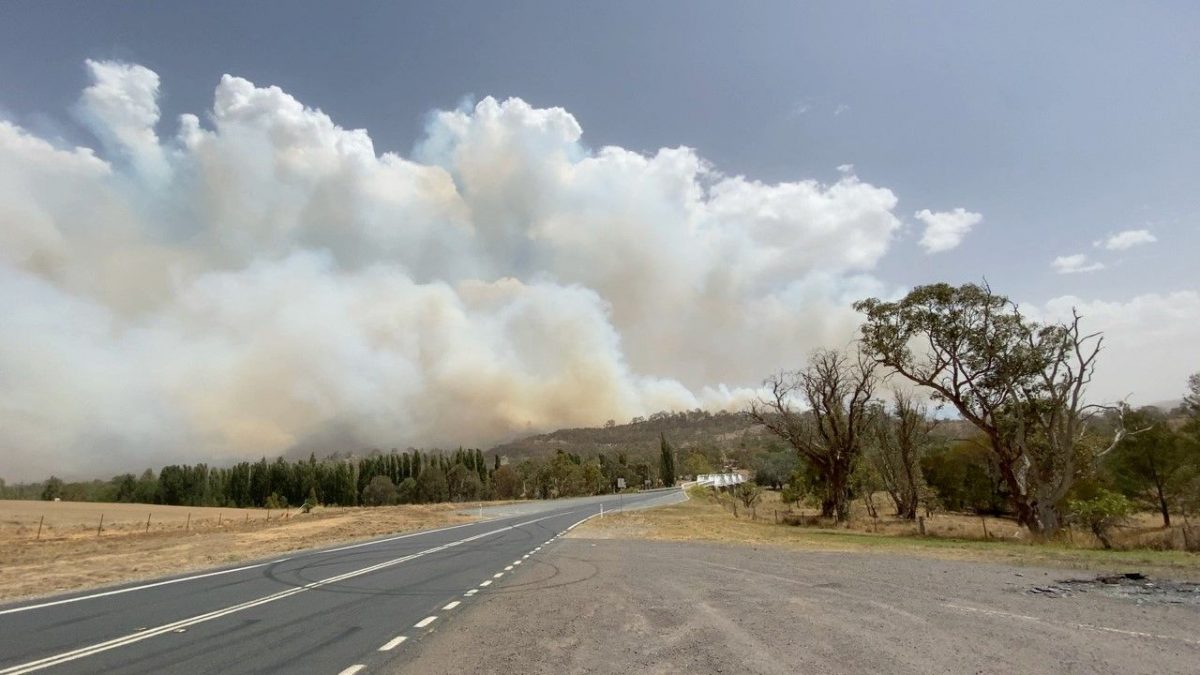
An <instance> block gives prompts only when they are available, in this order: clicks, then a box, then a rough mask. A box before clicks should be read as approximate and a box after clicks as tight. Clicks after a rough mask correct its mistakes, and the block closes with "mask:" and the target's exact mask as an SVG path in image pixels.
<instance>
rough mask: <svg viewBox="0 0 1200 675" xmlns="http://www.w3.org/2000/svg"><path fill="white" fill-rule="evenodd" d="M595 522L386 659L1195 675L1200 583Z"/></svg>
mask: <svg viewBox="0 0 1200 675" xmlns="http://www.w3.org/2000/svg"><path fill="white" fill-rule="evenodd" d="M588 535H589V533H588V530H587V528H584V529H582V530H577V531H575V532H572V533H571V535H570V536H569V537H567V538H564V539H562V540H561V541H560V542H558V543H556V544H555V545H554V546H553V548H552V549H550V550H549V551H548V552H547V555H544V556H539V557H538V558H537V559H536V560H532V561H531V564H528V565H525V566H523V567H522V568H521V571H520V574H518V575H516V576H513V577H505V578H504V579H503V580H502V581H501V583H499V584H497V585H498V586H499V588H497V589H496V590H495V591H493V592H492V593H491V594H489V595H488V597H486V598H481V599H480V600H479V601H478V602H477V603H476V604H475V605H474V606H473V607H472V609H471V611H470V612H468V613H463V614H462V615H460V616H456V617H453V618H452V619H451V620H450V621H448V622H447V623H446V624H444V625H442V626H441V627H440V628H439V630H437V631H436V632H434V633H433V634H431V635H428V636H425V637H423V638H422V639H420V640H417V641H415V642H413V643H411V644H409V645H406V648H407V649H408V652H409V654H408V657H407V658H405V659H404V660H398V661H395V662H393V663H389V664H387V666H385V668H386V669H387V670H388V671H389V672H392V673H397V674H399V675H441V674H445V675H458V674H460V673H496V672H501V673H533V674H545V675H561V674H564V673H611V674H613V675H619V674H620V675H623V674H624V673H737V674H738V675H744V674H748V673H763V674H771V675H791V674H792V673H911V674H914V675H917V674H920V675H924V674H926V673H955V674H958V673H996V674H998V675H999V674H1003V675H1011V674H1012V673H1080V674H1083V673H1088V674H1092V673H1112V674H1113V675H1118V674H1120V675H1129V674H1138V673H1146V674H1147V675H1164V674H1167V673H1188V674H1194V673H1200V594H1198V593H1200V592H1197V591H1195V590H1187V591H1186V592H1185V593H1174V594H1170V593H1165V592H1158V589H1159V588H1160V587H1161V586H1163V584H1161V583H1157V584H1155V585H1154V586H1153V587H1146V586H1145V585H1144V583H1145V582H1139V583H1138V584H1135V583H1131V584H1130V585H1127V586H1115V585H1107V584H1100V585H1091V586H1079V585H1074V584H1064V583H1062V580H1063V579H1066V578H1069V577H1085V576H1086V577H1090V575H1088V574H1087V573H1084V572H1080V571H1076V570H1061V569H1058V570H1054V569H1039V568H1030V567H1012V566H1007V565H996V564H986V563H979V562H965V561H963V562H958V561H947V560H928V559H921V558H916V557H912V556H903V555H891V554H884V553H867V554H864V553H834V552H817V551H795V550H785V549H779V548H764V547H757V548H756V547H752V546H744V545H724V544H713V543H691V542H663V541H637V540H621V539H587V538H586V537H587V536H588ZM1189 586H1190V585H1189ZM1037 589H1042V590H1041V591H1039V590H1037ZM1046 589H1059V591H1057V592H1053V593H1052V594H1048V593H1047V592H1045V591H1046Z"/></svg>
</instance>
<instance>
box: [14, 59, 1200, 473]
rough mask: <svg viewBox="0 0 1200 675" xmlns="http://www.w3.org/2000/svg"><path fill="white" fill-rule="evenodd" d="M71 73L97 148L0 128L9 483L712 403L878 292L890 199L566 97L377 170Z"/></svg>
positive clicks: (142, 72)
mask: <svg viewBox="0 0 1200 675" xmlns="http://www.w3.org/2000/svg"><path fill="white" fill-rule="evenodd" d="M87 68H88V71H89V73H90V77H91V81H92V83H91V85H89V86H88V87H87V88H86V89H85V90H84V91H83V93H82V95H81V96H80V98H79V101H78V103H77V105H76V107H75V109H74V111H73V112H74V115H75V117H76V119H77V120H78V121H79V122H80V123H81V124H83V125H84V126H86V127H87V129H88V130H90V132H91V133H92V134H93V135H94V136H95V138H96V140H97V144H98V146H97V148H96V149H91V148H86V147H74V148H68V147H61V146H60V145H57V144H55V143H54V142H52V141H50V140H46V139H44V138H42V137H39V136H38V135H35V134H34V133H32V132H30V131H28V130H26V129H24V128H22V127H20V126H17V125H16V124H14V123H11V122H8V121H4V120H0V315H2V316H3V317H4V318H3V321H2V322H0V382H2V385H3V392H2V393H0V397H2V400H0V448H2V451H3V463H2V465H0V475H3V476H4V477H6V478H15V479H29V478H37V477H44V476H45V475H48V474H50V473H56V474H58V475H65V476H68V477H71V476H104V475H110V474H111V473H115V472H118V471H126V470H133V469H136V468H141V467H145V466H155V467H157V466H161V465H163V464H166V463H171V462H173V461H178V462H197V461H210V462H228V461H235V460H239V459H242V458H249V457H258V456H262V455H267V456H271V455H276V454H283V453H286V452H288V451H289V450H292V449H295V448H300V447H316V446H317V445H319V444H322V443H330V442H335V441H334V440H331V439H351V438H352V439H356V440H357V441H358V442H361V443H362V444H363V445H378V446H381V447H393V446H400V447H403V446H408V445H415V446H425V447H429V446H442V447H452V446H458V445H460V444H461V445H468V446H480V445H483V446H486V445H489V444H490V443H492V442H495V441H498V440H502V439H505V438H511V437H512V436H513V435H515V434H517V433H523V432H525V431H530V432H534V431H544V430H548V429H552V428H555V427H560V426H583V425H595V424H600V423H603V422H604V421H605V420H606V419H610V418H612V419H617V420H628V419H629V418H631V417H633V416H636V415H644V414H648V413H651V412H655V411H658V410H682V409H694V408H697V407H701V408H707V409H714V410H715V409H719V408H729V409H733V408H737V407H739V406H740V405H741V404H742V403H743V402H744V401H745V400H746V398H747V397H748V396H750V395H752V394H753V391H754V387H756V386H757V384H758V383H759V382H760V381H761V379H762V377H763V376H764V375H766V374H768V373H770V372H772V371H775V370H777V369H779V368H780V367H783V366H790V367H794V366H795V365H798V364H799V363H800V362H801V361H802V360H803V357H804V355H805V354H806V353H807V352H809V351H810V350H811V349H813V348H815V347H817V346H822V345H826V346H828V345H840V344H845V343H846V342H848V341H849V340H851V339H852V338H853V336H854V330H855V327H856V325H857V317H856V315H855V314H854V312H853V311H852V310H851V309H850V303H851V302H852V301H853V300H856V299H859V298H862V297H865V296H868V295H880V294H884V295H888V294H894V293H895V292H896V289H895V288H892V287H888V286H887V285H885V284H884V283H882V282H881V281H879V280H878V279H876V278H875V277H874V276H872V274H871V272H872V270H874V268H875V267H876V266H877V264H878V262H879V261H880V260H881V259H882V258H883V256H884V255H885V254H886V253H887V252H888V250H889V248H890V247H891V245H892V242H893V241H894V240H895V238H896V237H898V236H899V235H900V233H901V230H902V222H901V220H900V218H899V217H898V216H897V215H896V213H895V209H896V205H897V201H898V200H897V197H896V195H895V194H893V192H892V191H891V190H889V189H887V188H884V187H878V186H875V185H872V184H870V183H867V182H864V181H862V180H860V179H859V178H858V177H856V176H855V175H854V173H853V172H852V171H851V170H849V169H846V170H844V171H843V173H842V175H841V177H840V178H839V179H838V180H836V181H835V182H832V183H821V182H818V181H813V180H797V181H794V182H783V183H774V184H766V183H762V182H758V181H755V180H752V179H748V178H745V177H743V176H730V175H725V174H723V173H721V172H720V170H719V168H718V167H714V166H711V165H710V164H708V163H707V162H705V161H704V160H703V159H702V158H701V157H700V156H699V155H698V154H697V152H696V151H695V150H693V149H690V148H686V147H678V148H663V149H660V150H658V151H657V152H655V153H653V154H642V153H639V152H634V151H630V150H626V149H623V148H620V147H614V146H609V147H603V148H600V149H591V148H588V147H587V146H586V145H584V144H583V143H582V133H583V132H582V129H581V127H580V125H579V124H578V122H577V121H576V119H575V118H574V117H573V116H572V115H571V114H570V113H568V112H567V111H565V110H562V109H561V108H545V109H539V108H534V107H532V106H530V105H529V104H527V103H526V102H524V101H522V100H520V99H517V98H510V99H507V100H504V101H498V100H495V99H493V98H490V97H488V98H484V99H482V100H481V101H479V102H478V103H477V104H475V105H473V106H464V107H461V108H459V109H456V110H447V111H437V112H435V113H433V114H432V115H430V117H429V119H428V122H427V125H426V128H425V130H424V134H423V136H422V139H421V140H420V142H419V143H418V144H417V146H416V147H415V148H414V150H413V152H412V153H411V157H404V156H401V155H399V154H395V153H383V154H377V153H376V151H375V149H374V147H373V144H372V141H371V138H370V136H369V135H368V133H367V132H366V131H365V130H348V129H343V128H341V127H339V126H337V125H336V124H335V122H334V121H333V120H331V119H330V118H329V117H328V116H326V115H325V114H323V113H321V112H320V111H319V110H315V109H312V108H307V107H305V106H304V105H303V104H302V103H301V102H299V101H297V100H296V99H294V98H292V97H291V96H289V95H288V94H286V93H285V92H283V91H282V90H280V89H279V88H277V87H260V86H256V85H255V84H253V83H251V82H249V81H247V80H245V79H241V78H238V77H233V76H229V75H226V76H224V77H223V78H222V79H221V81H220V82H219V83H218V85H217V87H216V90H215V92H214V98H213V105H212V109H211V110H210V111H208V112H207V113H206V115H205V116H204V117H203V118H201V117H199V116H197V115H192V114H186V115H182V116H180V118H179V119H178V122H177V124H176V125H174V126H175V128H174V129H173V131H172V133H171V135H169V136H164V137H161V138H160V136H159V131H158V129H159V126H160V119H159V117H160V113H159V107H158V96H159V86H160V85H159V79H158V76H157V74H155V73H154V72H152V71H150V70H148V69H146V68H143V67H141V66H137V65H132V64H125V63H118V62H107V61H104V62H97V61H89V62H87ZM163 126H167V125H163ZM930 215H931V216H933V215H937V214H930ZM959 238H960V239H961V235H959ZM954 245H957V241H956V242H954ZM1183 295H1184V296H1186V297H1184V298H1183V300H1184V302H1185V304H1186V303H1188V302H1190V303H1191V306H1190V307H1189V308H1187V309H1186V310H1185V311H1187V312H1191V314H1189V316H1190V315H1194V314H1200V310H1197V309H1196V307H1197V306H1198V305H1200V301H1197V299H1196V294H1195V293H1185V294H1183ZM1156 297H1157V296H1156ZM1080 302H1082V301H1080ZM1150 305H1153V302H1149V301H1148V303H1147V306H1150ZM1110 309H1111V310H1112V314H1113V316H1115V317H1124V315H1123V313H1122V311H1121V310H1120V308H1110ZM1150 309H1151V311H1166V310H1162V309H1161V308H1157V309H1156V308H1155V307H1150ZM1101 310H1103V308H1101ZM1048 311H1049V310H1048ZM1183 337H1188V334H1184V335H1183ZM1172 339H1175V338H1172ZM1181 339H1182V338H1181ZM1189 339H1190V338H1189ZM1181 387H1182V380H1181V385H1180V388H1181ZM347 449H355V448H337V447H330V448H327V450H328V451H335V450H347Z"/></svg>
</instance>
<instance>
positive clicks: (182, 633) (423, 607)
mask: <svg viewBox="0 0 1200 675" xmlns="http://www.w3.org/2000/svg"><path fill="white" fill-rule="evenodd" d="M682 498H683V497H682V494H681V493H680V492H679V491H678V490H673V491H669V492H653V493H643V494H640V495H626V496H624V497H622V498H620V499H618V498H617V497H603V498H601V497H595V498H587V499H579V500H562V501H556V502H539V503H535V504H525V505H519V506H508V507H497V508H494V509H490V510H489V509H485V516H486V515H490V516H491V518H490V519H489V520H486V521H483V522H479V523H471V524H467V525H460V526H457V527H451V528H444V529H439V530H431V531H426V532H418V533H410V534H405V535H400V536H394V537H385V538H382V539H377V540H374V541H370V542H365V543H360V544H355V545H352V546H343V547H335V548H329V549H322V550H314V551H308V552H303V553H296V554H293V555H291V556H288V557H286V558H280V559H278V560H273V561H268V562H263V563H259V564H251V565H243V566H239V567H234V568H227V569H221V570H216V571H213V572H209V573H206V574H197V575H190V576H187V577H180V578H176V579H168V580H163V581H160V582H151V583H139V584H137V585H130V586H126V587H118V588H115V589H106V590H104V591H101V592H95V593H91V594H89V593H78V594H72V595H67V596H59V597H55V598H50V599H48V600H45V599H44V600H40V601H37V602H29V603H23V604H18V605H12V606H0V675H15V674H16V673H27V672H35V671H39V670H48V671H51V672H63V673H100V672H104V673H109V672H120V673H222V674H232V673H264V672H284V671H286V672H288V673H322V674H329V675H336V674H338V673H353V672H359V671H362V672H364V673H365V672H369V671H371V670H376V669H378V668H379V667H380V666H382V665H384V664H386V663H388V662H393V661H395V660H397V659H400V660H402V659H403V658H404V655H405V653H406V652H405V650H404V649H403V648H402V647H403V642H404V641H405V640H412V639H414V638H416V637H419V636H421V635H422V634H423V633H425V632H428V631H430V630H435V629H436V627H437V625H438V622H439V621H445V620H446V619H447V618H448V616H449V615H452V614H453V613H455V612H456V611H457V612H462V611H464V610H465V609H466V607H467V606H469V605H470V604H471V603H473V602H477V601H478V599H480V598H481V597H486V595H487V594H488V593H490V592H491V591H492V589H493V588H495V586H494V585H493V584H498V583H499V582H500V581H502V580H503V577H504V576H505V575H508V574H511V573H513V572H516V571H519V570H520V567H519V566H518V564H519V563H529V562H532V561H536V560H537V559H538V558H539V557H540V556H542V555H545V554H547V553H548V552H549V550H548V549H547V548H545V547H547V546H549V547H550V549H552V548H553V547H555V546H558V545H559V542H558V541H557V537H558V536H559V535H560V534H562V533H563V532H565V531H567V530H568V529H569V528H570V527H572V526H573V525H574V524H575V523H578V522H580V521H581V520H583V519H585V518H587V517H589V516H592V515H594V514H596V513H598V512H599V511H600V509H601V507H602V506H603V508H604V509H605V510H607V511H611V510H614V509H616V508H618V507H621V506H623V507H624V508H645V507H648V506H652V505H656V504H659V503H669V502H672V501H678V500H680V499H682ZM526 556H529V557H526ZM0 573H2V571H0ZM402 638H403V639H402ZM385 647H387V648H389V649H383V648H385ZM355 666H360V668H359V670H353V668H354V667H355Z"/></svg>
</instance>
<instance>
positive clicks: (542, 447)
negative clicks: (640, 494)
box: [486, 410, 769, 462]
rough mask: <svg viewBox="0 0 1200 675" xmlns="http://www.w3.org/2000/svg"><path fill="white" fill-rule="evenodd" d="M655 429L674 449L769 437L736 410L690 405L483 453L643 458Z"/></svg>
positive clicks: (652, 448)
mask: <svg viewBox="0 0 1200 675" xmlns="http://www.w3.org/2000/svg"><path fill="white" fill-rule="evenodd" d="M660 434H664V435H666V437H667V440H668V441H669V442H670V443H671V445H673V446H675V447H676V448H677V449H686V448H691V447H704V448H705V449H709V450H722V451H725V452H727V453H730V454H734V453H735V452H736V451H737V450H739V449H745V448H748V447H757V446H762V445H766V444H767V442H768V441H769V438H768V436H767V433H766V430H765V429H763V428H762V427H761V426H758V425H755V424H754V423H753V422H751V421H750V419H749V418H748V417H746V416H745V415H743V414H741V413H731V412H724V411H722V412H716V413H710V412H707V411H703V410H693V411H689V412H678V413H668V412H660V413H655V414H653V415H651V416H649V417H647V418H641V417H635V418H634V419H633V420H632V421H631V422H629V423H628V424H613V423H610V424H608V425H605V426H603V427H583V428H577V429H559V430H558V431H552V432H550V433H546V434H537V435H535V436H528V437H526V438H520V439H517V440H515V441H511V442H508V443H503V444H501V445H497V446H496V447H494V448H492V449H490V450H488V451H487V453H486V454H489V455H500V456H502V457H508V459H509V461H510V462H519V461H521V460H523V459H528V458H531V457H546V456H548V455H552V454H554V452H556V451H557V450H563V451H564V452H569V453H573V454H578V455H581V456H583V457H594V456H596V455H598V454H600V453H604V454H607V455H610V456H615V455H616V454H617V453H618V452H626V453H628V454H629V456H630V458H631V459H633V458H640V459H643V460H648V459H651V458H657V456H658V444H659V435H660Z"/></svg>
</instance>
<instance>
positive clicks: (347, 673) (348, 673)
mask: <svg viewBox="0 0 1200 675" xmlns="http://www.w3.org/2000/svg"><path fill="white" fill-rule="evenodd" d="M363 668H366V666H364V665H363V664H361V663H359V664H355V665H353V666H350V667H349V668H347V669H345V670H343V671H342V672H340V673H338V675H354V674H355V673H357V672H358V671H360V670H362V669H363Z"/></svg>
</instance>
